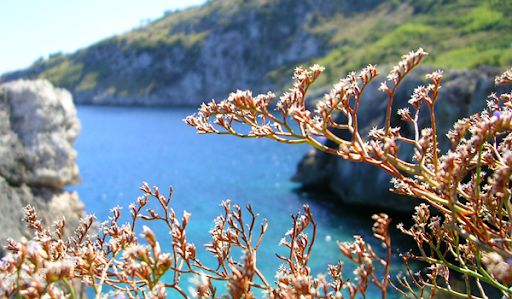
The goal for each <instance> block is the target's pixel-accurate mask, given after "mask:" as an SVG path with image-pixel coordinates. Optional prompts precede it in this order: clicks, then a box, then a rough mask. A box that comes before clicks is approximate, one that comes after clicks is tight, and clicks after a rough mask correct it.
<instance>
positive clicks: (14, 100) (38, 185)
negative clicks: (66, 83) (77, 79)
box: [0, 80, 83, 242]
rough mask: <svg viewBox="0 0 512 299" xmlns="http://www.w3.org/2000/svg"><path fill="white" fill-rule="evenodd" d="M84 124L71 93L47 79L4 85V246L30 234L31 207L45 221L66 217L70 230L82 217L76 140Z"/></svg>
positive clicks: (0, 112) (0, 210)
mask: <svg viewBox="0 0 512 299" xmlns="http://www.w3.org/2000/svg"><path fill="white" fill-rule="evenodd" d="M79 132H80V123H79V121H78V118H77V114H76V108H75V106H74V104H73V100H72V97H71V94H70V93H69V92H68V91H66V90H63V89H58V88H55V87H53V86H52V85H51V84H50V83H49V82H48V81H45V80H36V81H26V80H18V81H14V82H9V83H5V84H2V85H0V227H2V230H1V231H0V242H2V241H4V240H5V239H6V238H9V237H12V238H15V239H16V238H19V237H21V236H27V235H28V232H27V231H26V230H25V229H24V225H23V223H22V220H21V219H22V217H23V207H24V206H26V205H27V204H31V205H33V206H34V207H35V208H36V209H37V211H38V213H39V214H40V216H41V218H42V219H43V220H44V221H45V222H47V223H51V221H53V220H55V219H59V218H61V217H62V216H65V217H66V219H67V222H68V223H70V226H73V224H76V223H77V221H78V219H79V217H80V216H81V215H83V204H82V203H81V202H80V200H79V199H78V195H77V194H76V193H69V192H66V191H63V190H62V189H63V188H64V187H65V186H66V185H69V184H76V183H78V182H79V178H80V177H79V172H78V166H77V164H76V161H75V160H76V151H75V150H74V149H73V142H74V140H75V138H76V137H77V136H78V134H79Z"/></svg>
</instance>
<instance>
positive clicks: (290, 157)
mask: <svg viewBox="0 0 512 299" xmlns="http://www.w3.org/2000/svg"><path fill="white" fill-rule="evenodd" d="M193 112H194V110H192V109H184V108H180V109H177V108H172V109H171V108H126V107H124V108H119V107H91V106H79V107H78V114H79V118H80V120H81V124H82V132H81V135H80V137H79V138H78V140H77V141H76V144H75V146H76V149H77V151H78V164H79V167H80V173H81V176H82V182H81V184H80V185H78V186H75V187H73V188H72V189H73V190H76V191H78V193H79V195H80V198H81V199H82V201H83V202H84V203H85V205H86V209H87V211H88V212H89V213H94V214H95V215H96V216H97V218H98V219H99V220H101V221H102V220H105V219H106V218H107V216H108V215H109V210H110V209H111V208H112V207H114V206H116V205H119V206H121V207H124V210H123V211H124V212H125V213H127V212H128V211H127V208H128V205H129V204H130V203H131V202H133V201H135V200H136V198H137V197H138V196H140V195H141V192H140V191H139V190H138V187H139V186H140V185H141V184H142V182H143V181H147V182H148V183H149V185H150V186H153V185H156V186H159V187H160V189H161V190H163V191H167V190H168V188H169V186H170V185H172V186H173V188H174V195H173V201H172V203H173V204H172V207H173V208H174V209H175V210H176V211H177V213H178V214H180V215H181V213H182V211H183V210H187V211H188V212H190V213H191V214H192V217H191V221H190V224H189V227H188V231H187V233H188V239H189V240H190V241H191V242H193V243H194V244H195V245H196V247H197V248H198V254H199V256H200V258H201V259H203V260H205V259H206V260H207V259H208V258H209V254H207V253H206V252H205V251H204V250H202V244H205V243H208V242H209V235H208V231H209V230H210V228H212V227H213V220H214V218H215V217H216V216H217V215H220V214H221V212H222V209H221V207H219V204H220V202H221V201H223V200H225V199H231V200H232V202H233V203H237V204H239V205H240V206H245V205H246V204H251V205H252V206H253V208H254V210H255V211H256V212H257V213H259V214H260V215H261V216H260V217H261V218H267V219H268V221H269V229H268V232H267V234H266V235H265V239H264V243H263V246H262V247H261V250H260V252H259V255H258V261H259V263H260V264H259V267H260V269H261V270H262V271H263V272H264V273H265V274H266V276H267V277H268V278H270V280H272V279H273V278H274V273H275V271H276V270H277V267H278V266H279V264H280V260H279V259H277V258H276V257H275V254H274V252H275V250H276V248H277V244H278V243H279V241H280V240H281V238H282V237H283V236H284V234H285V233H286V231H287V230H288V228H289V227H290V224H291V219H290V215H291V214H292V213H295V212H297V211H299V210H300V209H301V207H302V205H303V204H309V205H310V206H311V209H312V211H313V215H314V216H315V219H316V221H317V223H318V239H317V242H316V243H315V244H316V245H315V246H316V249H317V250H316V251H315V253H314V254H313V256H312V263H311V266H312V270H313V273H315V274H317V273H325V272H326V266H327V264H328V263H336V261H337V260H338V259H340V258H341V254H340V253H339V250H338V249H337V246H336V242H335V240H339V241H349V240H352V235H354V234H359V235H363V236H369V235H370V234H371V221H370V220H369V215H368V214H367V212H364V211H359V210H354V209H353V208H346V207H340V206H337V205H335V204H332V203H330V204H329V203H328V202H325V201H323V202H322V201H318V200H312V199H311V198H309V197H308V196H307V195H305V194H301V193H300V192H296V191H295V189H296V188H297V187H298V185H297V184H295V183H293V182H291V181H290V177H291V176H292V175H293V174H294V171H295V168H296V165H297V163H298V162H299V161H300V159H301V157H302V156H303V155H304V154H305V153H306V152H307V151H308V150H309V147H308V146H305V145H295V146H290V145H284V144H279V143H276V142H273V141H270V140H264V139H239V138H235V137H231V136H214V135H198V134H196V133H195V130H194V129H192V128H190V127H188V126H186V125H185V124H184V123H183V122H182V121H181V120H182V119H183V118H185V117H186V116H187V115H189V114H191V113H193ZM156 230H157V231H156V232H157V234H158V237H159V239H160V240H162V241H163V242H164V243H165V240H168V239H169V235H168V232H167V230H165V229H163V228H162V229H158V228H156ZM378 247H379V246H377V249H378ZM164 250H165V248H164ZM351 269H352V268H351V267H350V266H347V269H346V270H345V271H344V272H345V273H346V274H347V275H348V274H349V273H351ZM370 298H371V296H370Z"/></svg>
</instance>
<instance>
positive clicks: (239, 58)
mask: <svg viewBox="0 0 512 299" xmlns="http://www.w3.org/2000/svg"><path fill="white" fill-rule="evenodd" d="M487 2H489V1H479V0H463V1H462V0H415V1H412V0H396V1H384V0H301V1H296V0H251V1H241V0H211V1H207V3H206V4H204V5H202V6H199V7H195V8H191V9H187V10H184V11H179V12H174V13H169V14H167V15H165V16H164V17H162V18H160V19H158V20H155V21H154V22H152V23H151V24H149V25H148V26H145V27H142V28H138V29H136V30H133V31H131V32H128V33H126V34H123V35H119V36H115V37H112V38H109V39H106V40H104V41H101V42H99V43H97V44H94V45H92V46H90V47H88V48H85V49H82V50H80V51H77V52H76V53H72V54H69V55H63V54H55V55H52V56H51V57H49V58H48V59H42V60H39V61H37V62H35V63H34V64H33V65H32V66H31V67H30V68H28V69H26V70H20V71H17V72H13V73H10V74H5V75H4V76H3V77H0V81H9V80H14V79H18V78H44V79H48V80H49V81H51V82H52V83H53V84H55V85H56V86H60V87H64V88H66V89H68V90H70V91H71V92H72V93H73V96H74V99H75V101H76V102H77V103H88V104H117V105H130V104H139V105H194V106H197V105H198V104H200V103H201V102H203V101H208V100H210V99H212V98H216V99H221V98H224V97H226V96H227V95H228V94H229V93H230V92H231V91H233V90H236V89H247V88H250V89H252V90H253V91H255V92H258V93H259V92H267V91H268V90H269V89H270V90H274V91H276V92H279V91H282V90H284V89H286V86H287V84H289V83H290V74H291V73H292V72H293V68H294V67H295V66H297V65H299V64H303V65H312V64H313V63H316V62H318V63H320V64H322V65H324V66H326V72H325V73H324V75H323V76H322V77H321V79H320V81H319V82H318V83H317V84H316V85H317V86H322V85H323V87H325V86H330V85H331V84H333V83H334V82H336V81H337V80H338V79H339V78H340V77H342V76H344V73H346V72H347V71H352V70H355V69H358V68H360V67H361V66H364V65H366V64H368V63H372V64H375V63H378V64H380V65H383V64H386V63H389V62H394V61H396V60H397V59H398V58H399V57H400V55H401V54H403V53H406V52H407V51H409V50H412V49H416V48H418V47H420V46H421V47H423V48H425V49H426V50H428V51H429V52H431V54H432V55H430V56H429V59H428V60H427V61H426V63H430V64H432V65H435V66H436V67H437V66H440V67H442V68H452V67H456V68H473V67H476V66H479V65H495V66H500V65H508V64H509V63H511V62H512V56H511V55H510V53H512V52H510V51H511V48H510V45H512V35H511V34H510V32H512V31H511V30H512V25H511V24H512V23H510V22H509V12H508V11H507V10H506V9H504V6H503V5H504V4H499V3H498V4H496V3H497V2H499V1H495V2H496V3H494V2H492V3H491V2H489V3H487Z"/></svg>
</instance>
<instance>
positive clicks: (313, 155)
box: [294, 69, 498, 211]
mask: <svg viewBox="0 0 512 299" xmlns="http://www.w3.org/2000/svg"><path fill="white" fill-rule="evenodd" d="M426 72H427V70H425V69H420V70H416V71H415V72H413V73H412V74H410V75H409V76H408V77H406V79H405V80H404V82H403V83H402V84H401V87H400V88H399V89H398V91H397V95H396V97H395V100H394V103H393V109H394V110H395V111H396V110H397V109H399V108H405V107H410V106H409V104H408V100H409V98H410V95H411V94H412V92H413V90H414V88H416V87H417V86H418V85H420V84H425V77H424V74H425V73H426ZM497 72H498V71H497V70H493V69H477V70H466V71H449V72H447V73H445V80H444V83H443V84H442V88H441V91H440V94H439V98H438V99H439V100H438V102H437V105H436V118H437V126H438V127H437V128H438V138H439V140H440V147H441V150H442V152H445V151H446V150H447V149H449V148H450V147H451V145H450V142H449V140H448V138H447V137H446V133H447V132H448V130H450V129H451V128H452V126H453V124H454V123H455V121H456V120H457V119H460V118H462V117H467V116H469V115H471V114H474V113H477V112H479V111H481V110H482V109H483V108H484V107H485V106H486V99H487V96H488V95H489V94H490V93H491V92H492V91H495V90H497V88H495V86H494V76H495V75H496V74H497ZM379 84H380V82H379V81H375V82H372V84H371V85H370V86H368V87H367V88H366V89H365V95H364V97H363V99H362V100H361V103H360V108H359V111H360V112H359V114H358V120H359V129H360V131H361V135H362V136H367V135H368V132H369V131H370V130H371V129H372V128H374V127H383V126H384V119H385V111H386V105H387V99H386V96H385V95H384V93H382V92H380V91H379V90H378V86H379ZM423 110H424V112H426V110H427V109H426V107H425V109H423ZM420 123H423V124H424V126H425V125H427V126H428V125H429V118H428V115H425V114H424V115H422V116H421V118H420ZM392 125H393V126H400V127H402V129H403V132H404V131H405V132H409V133H410V134H413V129H412V127H408V126H409V125H408V124H405V123H403V122H402V121H401V120H400V118H399V116H398V115H396V114H395V118H394V119H393V120H392ZM409 137H411V135H410V136H409ZM411 156H412V149H405V151H404V157H403V158H407V159H409V158H410V157H411ZM390 178H391V177H390V176H389V175H388V174H386V173H385V172H383V171H381V170H380V169H378V168H376V167H372V166H370V165H365V164H363V163H354V162H349V161H345V160H342V159H340V158H337V157H334V156H331V155H328V154H325V153H323V152H319V151H317V150H311V151H310V152H309V153H308V154H307V155H306V156H305V157H304V158H303V160H302V161H301V162H300V164H299V166H298V169H297V173H296V175H295V177H294V180H295V181H297V182H300V183H301V184H302V185H303V186H304V187H305V188H313V189H315V188H322V189H325V188H328V189H330V190H332V191H333V192H334V193H335V194H336V195H337V196H338V198H339V199H340V201H341V202H344V203H350V204H356V205H364V206H374V207H385V208H387V209H392V210H403V211H410V210H411V209H412V207H413V206H414V205H415V204H416V203H417V202H416V201H414V200H412V199H410V198H405V197H402V196H398V195H396V194H393V193H391V192H389V191H388V190H389V188H390V187H391V185H390V183H389V181H390Z"/></svg>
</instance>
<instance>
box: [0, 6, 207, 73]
mask: <svg viewBox="0 0 512 299" xmlns="http://www.w3.org/2000/svg"><path fill="white" fill-rule="evenodd" d="M204 2H205V0H0V38H1V41H0V74H1V73H4V72H6V71H10V70H16V69H20V68H24V67H27V66H29V65H30V64H31V63H32V62H34V61H35V60H36V59H38V58H40V57H47V56H48V54H51V53H55V52H64V53H71V52H74V51H75V50H77V49H80V48H84V47H87V46H88V45H91V44H93V43H95V42H97V41H99V40H101V39H104V38H106V37H109V36H112V35H114V34H119V33H123V32H126V31H129V30H130V29H132V28H134V27H137V26H140V24H141V23H142V22H144V20H148V19H156V18H158V17H161V16H162V15H163V13H164V12H165V11H166V10H174V9H182V8H185V7H189V6H194V5H199V4H201V3H204Z"/></svg>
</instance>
